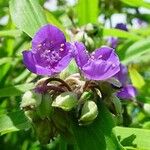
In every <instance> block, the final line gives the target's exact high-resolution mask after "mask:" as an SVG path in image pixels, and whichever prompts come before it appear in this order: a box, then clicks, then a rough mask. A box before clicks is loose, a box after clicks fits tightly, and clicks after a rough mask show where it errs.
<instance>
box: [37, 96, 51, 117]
mask: <svg viewBox="0 0 150 150" xmlns="http://www.w3.org/2000/svg"><path fill="white" fill-rule="evenodd" d="M51 104H52V98H51V96H50V95H49V94H43V96H42V101H41V104H40V105H39V107H38V108H37V113H38V115H39V117H40V118H42V119H44V118H50V116H51V114H52V112H53V107H52V106H51Z"/></svg>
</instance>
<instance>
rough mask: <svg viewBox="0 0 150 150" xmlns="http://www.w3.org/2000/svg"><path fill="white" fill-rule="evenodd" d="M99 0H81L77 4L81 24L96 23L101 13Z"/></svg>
mask: <svg viewBox="0 0 150 150" xmlns="http://www.w3.org/2000/svg"><path fill="white" fill-rule="evenodd" d="M98 4H99V0H92V1H91V0H79V1H78V4H77V16H78V19H79V24H80V25H84V24H87V23H96V21H97V18H98V13H99V8H98Z"/></svg>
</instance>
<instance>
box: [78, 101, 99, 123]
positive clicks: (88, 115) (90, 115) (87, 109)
mask: <svg viewBox="0 0 150 150" xmlns="http://www.w3.org/2000/svg"><path fill="white" fill-rule="evenodd" d="M97 115H98V108H97V105H96V103H95V102H93V101H86V102H85V104H84V105H83V108H82V111H81V117H80V119H79V124H80V125H88V124H90V123H92V122H93V121H94V119H95V118H96V117H97Z"/></svg>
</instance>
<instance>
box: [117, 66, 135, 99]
mask: <svg viewBox="0 0 150 150" xmlns="http://www.w3.org/2000/svg"><path fill="white" fill-rule="evenodd" d="M114 77H115V78H116V79H117V80H119V81H120V83H121V84H122V88H121V89H120V91H119V92H117V96H118V97H119V98H121V99H132V98H134V97H135V96H136V95H137V91H136V89H135V87H134V86H133V85H131V84H129V83H128V70H127V68H126V67H125V66H124V65H122V64H120V71H119V72H118V73H117V74H115V76H114Z"/></svg>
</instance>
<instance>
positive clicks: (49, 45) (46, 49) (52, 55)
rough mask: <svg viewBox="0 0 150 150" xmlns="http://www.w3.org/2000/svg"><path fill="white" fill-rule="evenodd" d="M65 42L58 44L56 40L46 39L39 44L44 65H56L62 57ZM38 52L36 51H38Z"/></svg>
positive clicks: (39, 51) (49, 66)
mask: <svg viewBox="0 0 150 150" xmlns="http://www.w3.org/2000/svg"><path fill="white" fill-rule="evenodd" d="M64 46H65V44H64V43H62V44H57V43H56V42H54V41H44V42H43V43H41V44H39V45H38V49H37V52H38V53H39V55H40V59H41V61H42V63H44V64H43V65H44V66H47V67H48V68H51V67H54V66H55V65H56V64H57V63H58V62H59V61H60V59H61V58H62V57H61V54H62V52H63V51H64ZM37 52H36V53H37Z"/></svg>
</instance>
